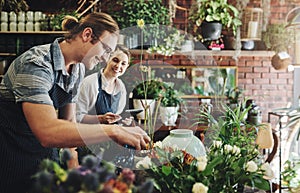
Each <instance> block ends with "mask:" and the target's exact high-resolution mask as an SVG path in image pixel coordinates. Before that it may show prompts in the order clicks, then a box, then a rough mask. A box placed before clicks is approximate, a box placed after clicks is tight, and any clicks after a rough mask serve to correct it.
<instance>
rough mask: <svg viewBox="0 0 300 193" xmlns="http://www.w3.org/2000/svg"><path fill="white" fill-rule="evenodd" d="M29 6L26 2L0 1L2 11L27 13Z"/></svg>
mask: <svg viewBox="0 0 300 193" xmlns="http://www.w3.org/2000/svg"><path fill="white" fill-rule="evenodd" d="M28 8H29V7H28V5H27V3H26V1H25V0H0V11H2V10H3V11H13V12H15V13H18V12H20V11H27V10H28Z"/></svg>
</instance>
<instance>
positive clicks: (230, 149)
mask: <svg viewBox="0 0 300 193" xmlns="http://www.w3.org/2000/svg"><path fill="white" fill-rule="evenodd" d="M224 149H225V152H226V153H231V152H232V150H233V147H232V146H231V145H228V144H226V145H225V146H224Z"/></svg>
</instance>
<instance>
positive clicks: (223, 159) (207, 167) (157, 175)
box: [137, 141, 270, 193]
mask: <svg viewBox="0 0 300 193" xmlns="http://www.w3.org/2000/svg"><path fill="white" fill-rule="evenodd" d="M243 151H245V150H244V149H243V148H241V147H238V146H235V145H233V146H231V145H229V144H225V143H223V142H222V141H214V142H213V144H212V145H211V147H210V148H209V151H208V154H207V156H200V157H197V158H196V157H193V156H192V155H190V154H189V153H187V152H185V151H184V150H178V149H177V148H176V147H174V148H172V147H162V145H161V142H156V143H155V144H154V151H153V152H152V154H151V156H150V157H145V158H144V159H143V160H141V161H140V162H138V163H137V167H139V168H144V169H148V170H146V172H147V175H148V176H149V177H151V178H153V179H154V185H155V187H156V188H157V189H158V190H159V191H160V192H174V193H175V192H176V193H179V192H182V193H186V192H193V193H207V192H208V193H221V192H224V193H228V192H236V191H237V190H238V189H239V188H241V187H243V186H244V185H248V186H251V187H256V188H259V189H262V190H268V189H269V183H268V181H267V180H265V179H264V176H265V175H269V174H270V167H269V165H268V164H267V163H263V164H259V163H258V162H257V160H256V159H255V158H256V156H257V155H258V152H257V151H253V152H250V153H251V154H248V156H246V157H245V156H244V153H245V152H243ZM250 157H251V158H252V159H249V158H250Z"/></svg>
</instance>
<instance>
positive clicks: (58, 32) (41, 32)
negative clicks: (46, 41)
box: [0, 31, 66, 35]
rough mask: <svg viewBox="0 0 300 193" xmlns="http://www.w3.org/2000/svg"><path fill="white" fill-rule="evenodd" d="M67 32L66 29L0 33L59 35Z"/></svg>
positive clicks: (5, 32)
mask: <svg viewBox="0 0 300 193" xmlns="http://www.w3.org/2000/svg"><path fill="white" fill-rule="evenodd" d="M64 33H66V32H65V31H1V32H0V34H9V35H12V34H16V35H18V34H19V35H25V34H28V35H39V34H41V35H43V34H46V35H47V34H54V35H59V34H64Z"/></svg>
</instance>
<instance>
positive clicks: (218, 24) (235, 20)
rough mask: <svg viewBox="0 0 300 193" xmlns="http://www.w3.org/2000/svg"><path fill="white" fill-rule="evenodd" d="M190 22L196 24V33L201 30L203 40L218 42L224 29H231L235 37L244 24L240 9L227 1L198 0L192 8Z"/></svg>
mask: <svg viewBox="0 0 300 193" xmlns="http://www.w3.org/2000/svg"><path fill="white" fill-rule="evenodd" d="M189 20H190V21H191V22H193V24H194V32H197V31H198V28H201V35H202V38H200V39H202V40H217V39H218V38H220V36H221V30H222V29H231V30H232V32H233V34H234V35H235V34H236V30H237V28H238V27H239V26H240V25H241V24H242V23H241V20H240V19H239V11H238V9H237V8H236V7H235V6H233V5H231V4H229V3H228V2H227V0H214V1H211V0H196V1H195V3H194V4H193V5H192V7H191V10H190V15H189ZM211 27H212V28H211ZM211 32H213V34H212V33H211Z"/></svg>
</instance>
